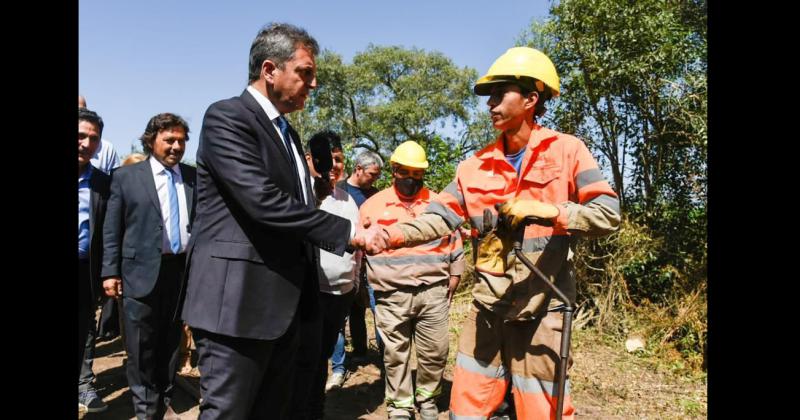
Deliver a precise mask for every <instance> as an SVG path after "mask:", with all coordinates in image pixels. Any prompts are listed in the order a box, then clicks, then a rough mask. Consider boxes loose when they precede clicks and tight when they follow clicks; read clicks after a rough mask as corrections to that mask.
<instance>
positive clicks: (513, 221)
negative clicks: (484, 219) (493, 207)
mask: <svg viewBox="0 0 800 420" xmlns="http://www.w3.org/2000/svg"><path fill="white" fill-rule="evenodd" d="M497 213H498V215H499V216H500V218H501V219H504V220H505V222H506V226H508V227H509V228H510V230H511V232H513V231H515V230H516V229H517V226H519V225H520V224H521V223H522V222H523V220H524V219H525V218H526V217H529V216H530V217H533V218H535V219H537V222H536V223H538V224H542V225H545V226H552V225H553V221H552V219H554V218H556V217H558V213H559V212H558V207H556V206H554V205H552V204H547V203H543V202H541V201H539V200H533V199H523V198H513V199H511V200H509V201H507V202H505V203H503V204H500V205H498V206H497Z"/></svg>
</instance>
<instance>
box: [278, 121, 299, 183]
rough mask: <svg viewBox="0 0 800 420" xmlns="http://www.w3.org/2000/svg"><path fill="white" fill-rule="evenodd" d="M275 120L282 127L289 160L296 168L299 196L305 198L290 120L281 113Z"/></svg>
mask: <svg viewBox="0 0 800 420" xmlns="http://www.w3.org/2000/svg"><path fill="white" fill-rule="evenodd" d="M275 122H276V123H277V124H278V128H280V129H281V135H282V136H283V145H284V146H286V151H287V152H289V162H290V163H291V164H292V168H293V169H294V175H295V179H296V180H297V183H296V184H297V185H296V186H295V187H296V189H297V193H298V196H299V197H300V198H303V197H304V196H305V193H303V184H302V183H301V182H300V171H298V170H297V162H296V161H295V160H294V150H293V149H292V138H291V137H290V135H289V122H288V121H286V118H285V117H284V116H283V115H281V116H279V117H278V118H276V119H275Z"/></svg>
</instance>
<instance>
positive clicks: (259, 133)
mask: <svg viewBox="0 0 800 420" xmlns="http://www.w3.org/2000/svg"><path fill="white" fill-rule="evenodd" d="M290 133H291V136H292V138H293V140H294V143H295V146H296V147H297V150H298V151H300V153H303V152H302V150H303V149H302V146H301V143H300V137H299V136H298V135H297V133H296V132H295V131H294V130H291V131H290ZM301 160H302V164H303V165H304V166H305V165H306V163H305V159H301ZM306 173H308V168H307V167H306ZM306 182H307V184H309V183H310V179H307V180H306ZM296 183H297V173H296V172H295V170H294V169H293V166H292V165H291V164H290V161H289V154H288V153H287V151H286V148H285V147H284V146H283V143H282V141H281V139H280V137H279V135H278V132H277V131H276V130H275V128H274V126H273V125H272V122H271V121H269V119H268V118H267V115H266V113H265V112H264V110H263V109H262V108H261V106H260V105H259V104H258V102H256V100H255V98H253V96H252V95H250V93H249V92H247V91H246V90H245V92H244V93H242V95H241V96H239V97H234V98H231V99H227V100H222V101H219V102H216V103H214V104H212V105H211V106H210V107H209V108H208V110H207V111H206V114H205V117H204V119H203V128H202V131H201V132H200V144H199V146H198V150H197V186H198V201H197V217H196V219H195V224H194V228H193V231H192V239H191V240H190V241H189V248H190V249H189V250H188V255H187V258H188V260H189V261H188V262H187V271H188V273H187V275H186V278H187V283H186V287H185V290H184V291H183V294H184V295H185V301H184V307H183V312H182V318H183V319H184V320H185V321H186V323H187V324H189V325H190V326H192V327H196V328H201V329H204V330H206V331H210V332H213V333H217V334H223V335H228V336H234V337H245V338H254V339H261V340H272V339H276V338H278V337H280V336H282V335H283V334H284V333H285V332H286V330H287V328H288V327H289V325H290V324H291V321H292V319H293V318H294V316H295V312H296V311H297V310H298V309H297V308H298V302H300V301H301V294H302V296H303V300H305V301H306V302H308V305H300V306H303V307H304V308H303V309H301V311H305V310H312V311H313V310H315V309H316V306H317V304H316V299H317V291H318V289H319V286H318V284H317V280H316V278H317V277H316V269H317V262H316V260H315V258H314V250H313V247H312V246H314V245H315V246H319V247H320V248H323V249H326V250H328V251H331V252H333V253H336V254H339V255H342V254H343V253H344V250H345V247H346V245H347V243H348V240H349V237H350V222H349V221H348V220H346V219H344V218H341V217H338V216H334V215H332V214H330V213H326V212H324V211H320V210H317V209H315V208H314V204H313V203H312V204H311V205H310V206H309V205H306V204H305V203H304V202H303V199H302V195H301V194H300V192H299V189H298V188H297V184H296ZM309 185H310V184H309ZM312 298H313V299H312Z"/></svg>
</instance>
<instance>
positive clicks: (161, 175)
mask: <svg viewBox="0 0 800 420" xmlns="http://www.w3.org/2000/svg"><path fill="white" fill-rule="evenodd" d="M188 138H189V125H188V124H187V123H186V121H184V119H183V118H181V117H179V116H177V115H175V114H170V113H162V114H158V115H155V116H154V117H152V118H151V119H150V121H148V123H147V126H146V127H145V130H144V134H142V136H141V138H140V140H141V143H142V148H143V149H144V152H145V153H146V154H147V155H148V158H147V159H146V160H144V161H142V162H139V163H134V164H132V165H128V166H122V167H120V168H118V169H117V170H115V171H114V173H113V174H112V177H111V196H110V198H109V201H108V210H107V212H106V224H105V226H104V231H103V248H104V254H103V271H102V276H103V289H104V290H105V292H106V295H108V296H111V297H114V298H117V299H119V298H122V315H123V316H122V318H123V323H124V326H125V339H126V343H125V344H126V351H127V353H128V361H127V369H126V374H127V378H128V386H129V387H130V392H131V397H132V399H133V407H134V412H135V414H136V417H137V418H139V419H150V418H156V419H161V418H177V414H176V413H175V412H174V410H173V409H172V407H171V405H170V399H171V396H172V390H173V382H174V378H175V372H176V370H177V359H178V343H179V341H180V331H181V325H180V323H179V322H178V321H177V320H176V319H175V315H176V310H177V306H178V296H179V287H180V284H181V279H182V277H183V272H184V267H185V265H186V253H185V250H186V244H187V243H188V242H189V238H190V232H191V224H192V220H193V217H194V208H195V205H194V204H195V202H196V196H197V195H196V193H195V180H196V178H197V175H196V171H195V168H193V167H191V166H189V165H185V164H182V163H180V161H181V159H182V158H183V154H184V152H185V151H186V141H187V140H188Z"/></svg>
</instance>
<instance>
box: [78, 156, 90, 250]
mask: <svg viewBox="0 0 800 420" xmlns="http://www.w3.org/2000/svg"><path fill="white" fill-rule="evenodd" d="M91 178H92V165H87V166H86V169H84V171H83V173H81V174H80V175H78V259H79V260H85V259H87V258H89V215H90V213H91V209H90V207H89V204H90V199H89V198H90V190H89V179H91Z"/></svg>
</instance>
